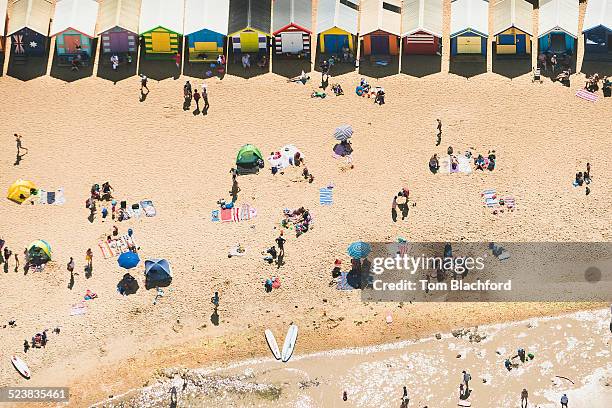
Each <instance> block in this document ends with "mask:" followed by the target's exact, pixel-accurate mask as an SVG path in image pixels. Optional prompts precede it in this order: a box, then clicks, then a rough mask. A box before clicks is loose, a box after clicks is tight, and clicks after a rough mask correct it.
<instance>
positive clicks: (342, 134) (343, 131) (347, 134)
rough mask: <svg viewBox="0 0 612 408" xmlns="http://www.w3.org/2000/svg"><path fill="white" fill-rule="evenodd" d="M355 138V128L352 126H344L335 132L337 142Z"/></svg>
mask: <svg viewBox="0 0 612 408" xmlns="http://www.w3.org/2000/svg"><path fill="white" fill-rule="evenodd" d="M351 136H353V128H352V127H351V125H342V126H340V127H337V128H336V131H335V132H334V138H335V139H336V140H340V141H341V142H343V141H345V140H348V139H350V138H351Z"/></svg>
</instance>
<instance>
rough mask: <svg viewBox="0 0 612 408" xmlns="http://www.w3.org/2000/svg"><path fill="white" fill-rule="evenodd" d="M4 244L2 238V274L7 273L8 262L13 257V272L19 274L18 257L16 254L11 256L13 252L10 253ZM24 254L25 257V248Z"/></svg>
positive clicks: (0, 250)
mask: <svg viewBox="0 0 612 408" xmlns="http://www.w3.org/2000/svg"><path fill="white" fill-rule="evenodd" d="M5 244H6V242H5V241H4V240H3V239H2V238H0V264H1V263H3V264H4V273H8V271H9V261H10V260H11V258H12V257H13V255H14V256H15V272H19V257H18V256H17V253H15V254H13V251H11V250H10V249H9V247H8V245H5ZM24 253H25V254H26V256H27V253H28V250H27V248H26V250H25V252H24Z"/></svg>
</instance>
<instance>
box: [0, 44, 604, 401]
mask: <svg viewBox="0 0 612 408" xmlns="http://www.w3.org/2000/svg"><path fill="white" fill-rule="evenodd" d="M447 49H448V48H447ZM444 58H446V60H447V58H448V56H447V55H445V56H444ZM443 66H444V65H443ZM315 78H316V75H315ZM580 78H581V76H580V75H577V76H576V77H575V79H574V80H573V83H572V87H571V89H567V88H564V87H562V86H560V85H559V84H556V83H550V82H548V81H546V82H545V83H543V84H541V85H540V84H532V82H531V79H530V76H529V75H525V76H522V77H520V78H517V79H515V80H512V81H510V80H509V79H506V78H503V77H500V76H498V75H495V74H492V73H486V74H483V75H479V76H477V77H474V78H471V79H469V80H467V79H465V78H462V77H459V76H456V75H451V74H448V73H445V72H443V73H440V74H435V75H431V76H428V77H426V78H423V79H416V78H412V77H407V76H404V75H401V76H399V75H398V76H394V77H390V78H385V79H382V80H379V81H376V80H372V81H371V82H372V83H373V84H380V85H383V86H384V87H385V90H386V92H387V104H386V105H384V106H382V107H381V106H376V105H374V104H373V103H372V101H371V100H364V99H360V98H357V97H356V96H355V95H354V94H353V93H352V92H351V89H354V86H355V84H356V83H357V82H358V80H359V76H358V75H357V74H353V73H351V74H347V75H344V76H341V77H338V78H333V81H338V82H339V83H341V84H342V86H343V88H344V89H345V91H346V95H345V96H342V97H338V98H336V97H334V96H330V97H328V98H326V99H325V100H320V99H311V98H310V96H309V95H310V93H311V92H312V90H313V89H314V88H315V87H316V86H317V85H316V84H314V83H309V84H308V85H306V86H301V85H295V84H287V83H286V81H285V79H284V78H281V77H279V76H276V75H273V74H267V75H264V76H259V77H257V78H253V79H249V80H244V79H240V78H237V77H232V76H227V77H226V78H225V79H224V80H223V81H218V80H211V81H209V82H208V84H209V85H208V88H209V94H210V102H211V110H210V112H209V114H208V115H207V116H202V115H200V116H194V115H192V113H191V112H190V111H183V109H182V102H183V101H182V84H183V81H184V80H185V79H187V78H184V77H183V78H181V80H178V81H174V80H165V81H161V82H156V81H150V84H149V88H150V89H151V93H150V94H149V96H148V97H147V99H146V101H144V102H139V81H138V79H137V78H131V79H128V80H124V81H121V82H118V83H117V84H113V83H111V82H108V81H105V80H103V79H100V78H87V79H83V80H79V81H76V82H73V83H65V82H62V81H59V80H57V79H53V78H50V77H43V78H38V79H36V80H32V81H28V82H20V81H18V80H16V79H13V78H10V77H3V78H1V79H0V83H1V84H0V85H1V86H0V96H1V97H2V100H4V101H9V103H7V104H6V108H5V110H4V111H3V112H4V114H3V115H2V119H3V120H2V121H0V134H2V135H4V136H3V140H2V149H0V168H2V171H1V172H0V186H2V188H3V189H6V188H8V186H9V185H10V184H11V183H12V182H14V181H15V180H16V179H19V178H26V179H31V180H33V181H34V182H35V183H36V184H37V185H38V186H39V187H41V188H44V189H48V190H51V189H55V188H59V187H64V188H65V191H66V193H65V195H66V200H67V202H66V204H65V205H63V206H28V205H24V206H17V205H15V204H14V203H11V202H9V201H8V200H2V201H0V235H1V236H2V238H4V239H5V240H6V241H7V245H8V246H9V247H10V248H12V249H13V250H14V252H17V253H19V254H20V255H21V253H22V252H23V248H24V247H25V246H26V245H28V244H29V243H30V242H31V241H33V240H35V239H46V240H47V241H49V242H50V244H51V245H52V247H53V251H54V258H53V261H52V262H51V263H50V264H49V265H48V266H47V268H46V269H45V271H44V272H43V273H29V274H28V275H27V276H24V275H23V271H19V273H14V272H13V271H12V268H11V269H10V271H9V273H8V274H4V273H0V291H2V293H3V296H2V301H1V302H0V316H1V317H2V320H3V323H2V324H6V322H7V321H8V320H11V319H13V318H14V319H16V321H17V327H15V328H8V327H7V328H2V329H0V333H1V335H0V347H1V348H2V350H4V351H5V353H4V354H3V357H2V359H1V361H0V385H25V384H28V385H71V387H72V391H71V398H72V400H71V404H70V405H71V406H84V405H87V404H90V403H93V402H95V401H99V400H101V399H102V398H105V397H107V396H108V395H111V394H118V393H121V392H124V391H126V390H128V389H131V388H133V387H138V386H142V385H143V384H145V383H146V382H147V381H148V380H149V379H150V378H151V377H152V375H153V373H154V372H155V371H156V370H157V369H160V368H164V367H178V366H188V367H199V366H203V365H205V364H207V363H210V362H216V361H229V360H237V359H242V358H249V357H254V356H258V355H265V354H266V353H267V349H266V345H265V342H264V341H263V337H262V332H263V329H264V328H265V327H271V328H273V329H278V330H281V329H282V328H284V327H286V325H287V324H288V323H289V322H291V321H294V322H296V323H297V324H299V326H300V344H299V350H298V351H297V352H298V353H300V354H302V353H307V352H312V351H317V350H322V349H332V348H342V347H357V346H365V345H371V344H380V343H386V342H390V341H397V340H406V339H416V338H419V337H422V336H428V335H432V334H434V333H436V332H438V331H443V332H448V331H449V330H451V329H452V328H455V327H460V326H469V325H474V324H484V323H491V322H500V321H508V320H515V319H521V318H525V317H531V316H549V315H551V314H557V313H561V312H564V311H572V310H582V309H590V308H596V307H601V305H597V304H586V303H562V302H559V303H546V304H539V303H526V304H518V305H517V304H505V303H499V304H486V303H479V304H468V303H464V304H433V303H432V304H412V305H410V304H364V303H362V302H361V301H360V294H359V292H358V291H352V292H339V291H337V290H336V289H335V288H333V287H330V286H329V285H328V282H329V281H330V278H331V277H330V271H331V268H332V266H333V261H334V260H335V259H336V258H340V259H342V260H343V261H344V263H345V265H346V263H348V261H349V260H348V258H347V256H346V247H347V245H348V244H349V243H351V242H353V241H355V240H366V241H393V240H395V239H396V237H398V236H403V237H406V238H408V239H410V240H414V241H436V240H440V241H461V240H464V241H479V240H491V241H502V240H512V241H518V242H520V241H526V242H529V241H604V242H609V241H610V239H611V233H610V228H609V226H610V224H611V221H612V211H611V209H612V204H610V201H609V198H608V197H607V194H605V191H608V190H609V188H608V187H607V184H606V180H609V178H610V174H612V173H611V170H612V169H611V165H612V163H611V161H610V157H609V156H610V155H609V154H608V153H609V151H610V137H609V121H608V120H606V118H607V117H609V113H610V101H609V100H600V101H598V102H596V103H590V102H587V101H583V100H581V99H578V98H576V97H575V96H574V94H575V92H576V90H577V89H578V88H579V87H580V86H581V85H582V81H581V79H580ZM192 82H194V84H197V85H200V84H201V82H202V81H201V80H197V79H192ZM436 118H441V119H442V121H443V123H444V129H443V137H442V144H441V146H439V147H435V146H434V144H435V119H436ZM344 123H349V124H351V125H352V126H353V128H354V130H355V135H354V137H353V146H354V148H355V168H354V169H353V170H348V171H342V170H340V168H339V163H338V161H336V160H334V159H333V158H332V157H331V147H332V146H333V140H332V136H331V135H332V132H333V130H334V129H335V127H336V126H338V125H341V124H344ZM15 132H18V133H20V134H22V135H23V137H24V140H23V142H24V146H25V147H27V148H28V149H29V152H28V154H27V155H26V156H25V157H24V159H23V161H22V162H21V163H20V164H19V166H14V165H13V163H14V157H15V148H14V141H13V137H12V134H13V133H15ZM244 143H253V144H255V145H257V146H259V147H260V148H261V150H262V152H263V153H264V154H266V153H268V152H270V151H273V150H277V149H279V148H280V147H281V146H283V145H285V144H287V143H293V144H295V145H296V146H298V148H300V149H301V150H302V151H303V153H304V155H305V156H306V162H307V165H308V168H309V169H310V171H311V172H312V173H313V174H314V175H315V181H314V183H312V184H308V183H294V182H292V181H290V178H291V177H290V175H289V174H285V175H277V176H272V175H271V174H270V172H269V170H268V169H266V170H265V171H263V172H262V173H261V174H259V175H257V176H245V177H240V178H239V185H240V188H241V192H240V193H239V202H240V203H249V204H251V205H253V206H254V207H256V208H257V210H258V216H257V218H256V219H255V220H252V221H249V222H244V223H235V224H219V223H212V222H211V221H210V211H211V210H213V209H215V207H216V204H215V202H216V201H217V200H218V199H219V198H221V197H224V198H228V196H229V195H228V190H229V189H230V187H231V179H230V176H229V174H228V171H229V169H230V167H231V166H232V165H233V164H234V160H235V155H236V152H237V150H238V149H239V147H240V146H241V145H243V144H244ZM449 145H452V146H453V147H454V148H455V149H456V150H458V151H463V150H465V149H467V148H468V147H473V148H474V149H475V150H476V151H479V152H484V153H486V152H487V151H488V150H489V149H495V150H496V152H497V157H498V167H497V169H496V170H495V171H494V172H493V173H490V174H489V173H487V174H473V175H471V176H458V177H451V176H441V175H437V176H434V175H432V174H430V173H429V170H428V169H427V161H428V159H429V157H430V156H431V155H432V154H433V153H438V154H440V155H442V154H444V153H445V152H446V148H447V147H448V146H449ZM586 162H590V163H591V164H592V174H593V177H594V183H593V184H592V186H591V188H592V192H591V194H590V195H589V196H585V195H584V189H575V188H573V187H572V185H571V182H572V180H573V178H574V174H575V173H576V172H577V171H579V170H583V169H584V167H585V165H586ZM107 180H108V181H110V182H111V184H112V185H113V186H114V188H115V196H116V197H118V198H119V199H124V200H128V201H130V202H135V201H138V200H142V199H147V198H150V199H152V200H153V201H154V203H155V205H156V207H157V211H158V215H157V216H156V217H155V218H146V219H141V220H135V221H134V220H130V221H127V222H123V223H119V224H118V227H119V229H120V232H121V233H126V231H127V229H128V228H132V229H133V230H134V237H135V239H136V241H137V243H138V245H139V246H140V248H141V249H140V254H141V258H142V259H147V258H150V257H164V258H167V259H168V260H169V261H170V262H171V264H172V267H173V270H174V274H175V278H174V281H173V283H172V286H171V290H166V292H165V296H164V297H163V298H162V299H161V300H160V301H159V302H158V303H157V305H153V299H154V296H155V293H154V291H146V290H144V284H143V269H142V266H139V267H138V268H137V269H136V270H135V272H133V275H134V276H136V277H137V278H138V280H139V281H140V282H141V289H140V290H139V292H138V293H137V294H135V295H133V296H129V297H121V296H120V295H119V294H118V293H117V292H116V290H115V287H116V284H117V282H118V281H119V280H120V279H121V276H122V275H123V273H124V272H125V271H124V270H122V269H120V268H119V267H118V266H117V263H116V261H114V260H112V259H110V260H103V259H102V257H101V254H100V252H99V250H98V249H97V243H98V241H99V240H100V239H101V238H103V237H104V236H106V235H107V234H108V233H109V232H110V230H111V228H112V225H113V224H112V223H111V222H110V221H106V222H101V219H100V217H99V216H98V217H97V218H96V220H95V221H94V222H93V223H90V222H88V221H87V216H88V210H86V209H85V200H86V198H87V197H88V194H89V189H90V186H91V185H92V184H94V183H102V182H104V181H107ZM329 182H333V183H334V184H335V188H334V204H333V206H331V207H321V206H319V204H318V189H319V188H320V187H323V186H325V185H327V184H328V183H329ZM402 186H407V187H409V188H410V191H411V195H412V197H413V198H414V200H415V202H416V203H417V206H416V207H414V208H413V209H412V210H411V212H410V216H409V219H408V220H407V221H405V222H398V223H397V224H393V223H392V222H391V220H390V204H391V199H392V196H393V194H395V193H396V192H397V191H398V189H399V188H401V187H402ZM485 188H496V189H497V190H498V191H503V192H508V193H511V194H513V195H514V196H515V197H516V199H517V206H518V210H517V211H515V212H514V213H512V214H504V216H494V215H492V214H490V213H489V212H487V211H485V210H483V208H482V205H481V199H480V192H481V191H482V190H483V189H485ZM299 206H306V207H308V208H309V209H310V210H311V212H312V214H313V215H314V218H315V224H314V227H313V229H312V230H311V231H309V232H308V233H307V234H305V235H303V236H301V237H299V238H297V239H296V238H295V237H294V236H288V237H287V239H288V242H287V243H286V258H285V262H286V264H285V265H284V266H283V267H281V268H280V269H276V268H275V267H273V266H268V265H267V264H265V263H264V262H263V261H262V260H261V257H260V255H259V253H260V251H262V250H264V249H266V248H267V247H269V246H270V245H272V244H273V242H274V239H275V238H276V237H277V236H278V226H279V222H280V220H281V216H282V209H283V208H285V207H288V208H296V207H299ZM237 242H240V243H241V244H243V245H244V246H245V248H246V249H247V254H246V256H244V257H242V258H232V259H228V258H227V252H228V250H229V248H230V247H232V246H233V245H234V244H236V243H237ZM87 248H92V249H93V251H94V270H93V275H92V277H91V278H89V279H86V278H85V276H84V272H83V268H84V264H85V259H84V258H85V251H86V250H87ZM71 256H72V257H74V258H75V261H76V264H77V270H78V272H79V274H78V276H76V282H75V286H74V288H73V289H72V290H68V289H67V284H68V279H69V274H68V272H67V271H66V267H65V265H66V263H67V262H68V259H69V257H71ZM11 265H14V264H13V263H12V262H11ZM271 276H279V277H280V279H281V282H282V287H281V289H279V290H275V291H273V292H272V293H270V294H266V293H265V292H264V290H263V282H264V280H265V279H266V278H269V277H271ZM87 289H91V290H93V291H95V292H97V294H98V295H99V298H98V299H95V300H93V301H89V302H88V303H87V305H88V312H87V314H86V315H82V316H70V315H69V311H70V307H71V305H73V304H75V303H77V302H79V301H81V300H82V299H83V296H84V294H85V291H86V290H87ZM214 291H219V292H220V296H221V306H220V309H219V316H220V324H219V326H214V325H213V324H212V323H211V314H212V313H213V310H212V305H210V303H209V299H210V297H211V296H212V294H213V292H214ZM387 310H391V311H392V312H393V316H394V324H393V325H391V326H387V325H386V324H385V323H384V316H385V313H386V311H387ZM54 327H60V328H61V333H60V334H59V335H51V336H50V341H49V344H48V345H47V347H46V349H44V350H30V351H29V352H28V353H27V354H26V355H25V356H24V355H23V353H22V352H21V351H20V350H21V348H22V343H23V340H24V339H30V337H31V336H32V335H34V334H35V333H36V332H38V331H41V330H43V329H45V328H51V329H52V328H54ZM13 353H16V354H18V355H21V356H23V357H24V359H25V360H26V361H27V363H28V364H29V366H30V368H31V371H32V373H33V376H32V379H31V380H30V381H28V382H26V381H25V380H23V379H21V378H19V377H18V375H17V373H16V372H15V371H14V369H13V368H12V366H11V364H10V361H9V358H8V356H9V355H10V354H13Z"/></svg>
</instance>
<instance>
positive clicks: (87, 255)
mask: <svg viewBox="0 0 612 408" xmlns="http://www.w3.org/2000/svg"><path fill="white" fill-rule="evenodd" d="M71 259H72V258H71ZM85 261H86V262H87V271H89V273H91V271H92V270H93V252H92V250H91V248H88V249H87V252H85Z"/></svg>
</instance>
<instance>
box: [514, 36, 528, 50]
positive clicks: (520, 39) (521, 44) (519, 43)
mask: <svg viewBox="0 0 612 408" xmlns="http://www.w3.org/2000/svg"><path fill="white" fill-rule="evenodd" d="M525 41H526V36H525V34H517V35H516V53H517V54H525V53H526V52H527V46H526V45H525Z"/></svg>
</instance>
